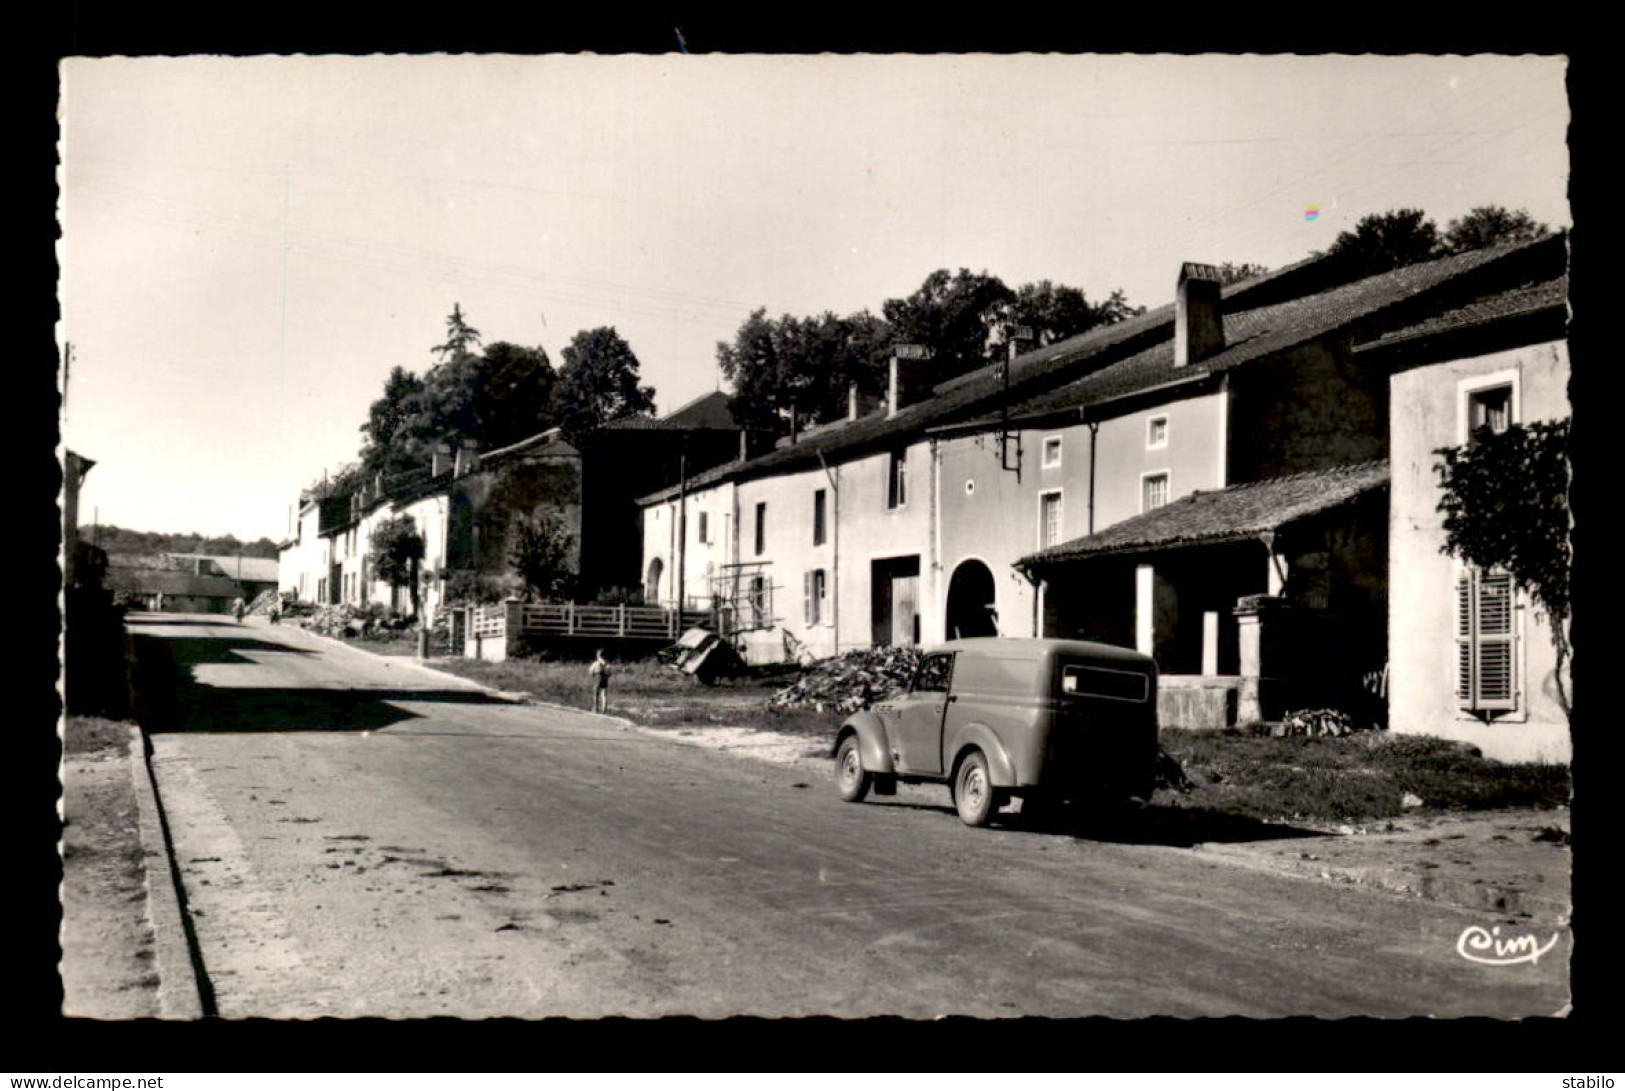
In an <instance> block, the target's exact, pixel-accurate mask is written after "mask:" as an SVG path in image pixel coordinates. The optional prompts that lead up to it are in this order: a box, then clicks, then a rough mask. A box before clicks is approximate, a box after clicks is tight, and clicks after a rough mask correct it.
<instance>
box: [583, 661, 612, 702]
mask: <svg viewBox="0 0 1625 1091" xmlns="http://www.w3.org/2000/svg"><path fill="white" fill-rule="evenodd" d="M587 674H588V676H590V677H591V678H592V710H593V711H594V712H605V711H608V709H609V674H610V667H609V661H608V660H606V659H605V658H604V649H602V648H599V649H598V658H596V659H594V660H593V661H592V665H591V666H589V667H588V668H587Z"/></svg>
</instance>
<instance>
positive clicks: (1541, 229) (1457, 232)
mask: <svg viewBox="0 0 1625 1091" xmlns="http://www.w3.org/2000/svg"><path fill="white" fill-rule="evenodd" d="M1551 231H1552V229H1551V228H1549V227H1547V226H1546V225H1545V224H1543V223H1536V222H1535V221H1534V219H1533V218H1531V217H1530V215H1529V213H1528V212H1526V211H1524V210H1523V209H1521V208H1520V209H1518V210H1517V211H1516V212H1508V211H1507V210H1506V209H1504V208H1502V207H1501V206H1500V205H1482V206H1480V207H1478V208H1475V209H1473V210H1472V211H1471V212H1469V213H1467V215H1465V216H1463V217H1462V218H1461V219H1459V220H1451V221H1450V226H1449V227H1447V228H1445V232H1444V249H1445V251H1446V252H1447V253H1451V254H1461V253H1465V252H1466V251H1468V250H1482V249H1485V248H1487V247H1491V246H1502V245H1505V244H1507V243H1520V242H1534V241H1535V240H1536V239H1538V238H1541V237H1542V236H1545V235H1549V234H1551Z"/></svg>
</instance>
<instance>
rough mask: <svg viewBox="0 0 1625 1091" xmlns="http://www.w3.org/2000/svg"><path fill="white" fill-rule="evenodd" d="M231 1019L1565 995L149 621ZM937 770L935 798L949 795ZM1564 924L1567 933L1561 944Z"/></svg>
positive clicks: (1455, 925) (1057, 844)
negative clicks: (168, 682) (171, 676)
mask: <svg viewBox="0 0 1625 1091" xmlns="http://www.w3.org/2000/svg"><path fill="white" fill-rule="evenodd" d="M131 631H132V633H134V634H135V635H136V636H137V637H138V638H141V639H145V640H148V641H151V642H161V646H163V647H166V648H168V649H169V650H170V651H171V652H172V655H173V660H174V664H175V667H176V669H177V671H178V672H179V673H180V674H181V675H182V676H184V677H186V678H187V681H185V682H184V684H182V685H181V687H180V688H179V691H178V693H177V695H176V700H175V704H174V705H173V706H172V707H171V708H169V709H167V710H163V709H160V710H159V711H160V714H162V715H167V717H168V723H167V725H160V726H161V727H163V726H167V727H168V728H169V729H167V730H159V731H158V732H157V733H155V734H154V735H153V736H152V743H153V767H154V770H155V773H156V779H157V788H158V792H159V796H160V798H161V801H162V805H163V808H164V810H165V813H166V817H167V820H168V823H169V827H170V831H171V835H172V838H173V843H174V856H175V860H176V863H177V865H178V868H179V870H180V872H181V874H182V876H183V878H184V884H185V891H184V894H185V903H184V904H185V906H186V909H187V911H188V912H189V913H190V915H191V919H192V923H193V927H194V930H195V934H196V938H197V943H198V947H199V954H200V959H201V964H202V967H203V969H204V973H205V980H206V988H208V989H209V990H211V991H212V995H213V998H214V1003H215V1005H216V1007H217V1009H218V1012H219V1014H220V1015H222V1016H224V1017H227V1018H238V1017H253V1016H267V1017H281V1018H301V1017H320V1016H363V1015H373V1016H390V1017H412V1016H430V1015H454V1016H463V1017H488V1016H504V1015H511V1016H520V1017H543V1016H572V1017H596V1016H605V1015H613V1014H626V1015H632V1016H660V1015H671V1014H692V1015H699V1016H705V1017H721V1016H728V1015H735V1014H751V1015H765V1016H798V1015H813V1014H830V1015H840V1016H864V1015H881V1014H896V1015H902V1016H907V1017H911V1018H930V1017H933V1016H937V1015H941V1014H966V1015H973V1016H983V1017H997V1016H1018V1015H1043V1016H1057V1017H1072V1016H1088V1015H1106V1016H1114V1017H1137V1016H1147V1015H1173V1016H1204V1015H1209V1016H1223V1015H1245V1016H1261V1017H1268V1016H1293V1015H1318V1016H1347V1015H1375V1016H1407V1015H1437V1016H1463V1015H1488V1016H1497V1017H1518V1016H1527V1015H1551V1014H1553V1013H1555V1012H1557V1011H1558V1009H1559V1008H1561V1007H1562V1006H1563V1005H1564V1003H1565V1002H1566V1000H1567V986H1566V982H1565V976H1566V970H1567V967H1566V963H1567V951H1566V950H1554V951H1553V952H1552V954H1551V957H1548V958H1544V959H1541V960H1540V961H1539V962H1538V963H1535V964H1530V963H1527V962H1526V963H1523V964H1519V965H1504V966H1488V965H1479V964H1475V963H1473V962H1470V961H1468V960H1466V959H1464V958H1462V957H1461V956H1460V955H1459V954H1458V952H1457V942H1458V938H1459V937H1460V936H1461V935H1462V933H1463V931H1464V929H1467V928H1469V927H1471V926H1484V927H1488V926H1489V925H1491V924H1494V923H1495V922H1494V921H1493V920H1492V919H1489V918H1486V917H1485V916H1484V915H1483V914H1481V913H1480V914H1475V913H1469V912H1467V911H1465V910H1460V909H1456V908H1453V907H1450V906H1447V905H1440V904H1436V903H1431V902H1425V901H1420V900H1406V899H1402V898H1397V897H1392V896H1389V895H1385V894H1382V893H1378V892H1372V891H1368V890H1360V889H1354V888H1346V887H1336V886H1331V885H1326V884H1321V883H1317V882H1312V881H1305V880H1302V879H1296V878H1291V877H1285V876H1281V875H1277V874H1273V873H1269V872H1264V871H1260V870H1256V869H1247V868H1240V867H1233V866H1228V865H1226V864H1225V863H1223V862H1222V861H1215V860H1214V859H1213V858H1211V857H1206V858H1204V856H1203V854H1202V853H1200V852H1194V851H1192V850H1190V849H1187V848H1179V847H1173V846H1170V845H1162V844H1131V843H1108V842H1102V841H1092V840H1086V839H1080V838H1075V837H1071V836H1065V835H1060V834H1053V833H1040V832H1032V831H1028V830H1023V829H1021V828H1019V827H1015V826H1011V827H1007V828H993V829H986V830H974V829H969V828H967V827H965V826H963V825H962V824H961V823H960V822H959V821H958V820H957V818H955V817H954V815H953V814H952V813H951V811H950V810H949V808H948V805H947V796H946V793H945V792H944V793H942V796H941V799H940V800H936V802H934V803H922V802H921V799H920V797H919V796H916V795H909V794H907V793H905V794H903V795H900V796H898V797H897V798H896V799H895V800H880V801H878V802H874V803H871V804H869V805H864V806H853V805H849V804H843V803H841V802H839V801H838V800H837V798H836V795H835V791H834V788H833V785H832V784H831V783H830V780H829V770H828V768H827V764H819V765H787V766H786V765H770V764H767V763H763V762H757V761H753V760H750V759H748V758H740V757H734V756H729V755H721V754H717V753H715V752H712V751H708V750H705V749H702V748H699V747H695V746H691V745H687V744H685V743H683V742H682V741H681V740H679V739H676V738H672V737H669V736H666V737H662V736H658V735H655V734H652V733H648V732H644V731H641V730H638V729H636V728H630V727H626V726H623V725H622V724H621V723H619V722H617V721H614V720H610V719H606V718H601V717H595V716H592V715H589V714H587V713H585V712H572V711H569V710H563V709H559V708H555V707H550V706H539V705H519V704H509V703H506V702H504V701H501V700H498V699H496V698H494V697H492V696H490V695H488V694H486V693H484V692H483V691H481V690H479V689H477V688H476V687H474V686H473V685H472V684H469V683H465V682H462V681H460V680H457V679H452V678H449V677H447V676H445V675H441V674H437V673H434V672H431V671H427V670H424V669H422V668H420V667H418V666H416V665H415V664H413V663H411V662H409V661H406V660H384V659H381V658H378V657H373V656H369V655H367V654H365V653H362V652H359V651H356V650H353V649H349V648H345V647H342V646H339V645H337V644H335V643H333V642H329V641H324V640H322V639H320V638H317V637H314V636H311V635H309V634H306V633H304V632H303V631H301V630H297V629H294V628H292V627H289V626H279V627H272V626H268V625H265V624H264V623H263V622H261V623H257V624H250V625H236V624H232V623H231V622H230V621H229V620H227V619H223V618H217V617H206V616H178V615H168V616H166V617H164V618H162V619H161V620H160V619H158V618H142V617H132V618H131ZM932 798H933V799H935V797H932ZM1562 942H1563V943H1564V944H1565V945H1566V944H1567V942H1568V941H1567V939H1566V938H1565V939H1564V940H1563V941H1562Z"/></svg>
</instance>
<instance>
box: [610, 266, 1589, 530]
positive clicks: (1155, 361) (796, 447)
mask: <svg viewBox="0 0 1625 1091" xmlns="http://www.w3.org/2000/svg"><path fill="white" fill-rule="evenodd" d="M1565 246H1566V240H1565V239H1564V238H1563V236H1561V235H1558V236H1552V237H1549V238H1547V239H1544V240H1540V241H1537V242H1533V243H1526V244H1522V245H1520V246H1509V247H1500V248H1495V249H1489V250H1477V251H1473V252H1471V253H1467V254H1459V255H1455V256H1452V257H1447V258H1441V259H1439V260H1436V261H1430V262H1423V263H1421V264H1417V265H1410V266H1406V267H1404V268H1401V269H1396V270H1394V271H1392V272H1389V273H1383V274H1380V275H1378V276H1374V277H1368V278H1366V279H1364V280H1360V281H1356V282H1354V283H1352V284H1346V285H1341V286H1338V287H1334V288H1330V289H1326V290H1316V289H1317V288H1318V279H1317V278H1320V277H1321V275H1322V273H1323V272H1324V270H1323V267H1322V266H1321V265H1320V262H1319V261H1318V260H1316V259H1310V260H1307V261H1304V262H1299V263H1298V264H1296V265H1293V266H1289V267H1287V268H1286V269H1282V270H1279V271H1277V272H1276V273H1273V274H1269V275H1267V276H1263V277H1257V278H1254V279H1252V280H1248V281H1244V282H1241V283H1239V284H1234V285H1230V286H1228V287H1226V288H1225V289H1224V290H1223V292H1222V293H1221V299H1222V300H1223V303H1224V310H1225V338H1226V347H1225V348H1224V349H1222V350H1221V351H1219V352H1217V353H1215V354H1214V355H1212V356H1210V357H1208V358H1206V359H1204V360H1201V361H1199V362H1197V363H1195V364H1192V365H1189V366H1186V367H1183V368H1176V367H1174V362H1173V361H1174V352H1173V330H1174V305H1173V304H1172V303H1169V304H1165V305H1164V306H1161V307H1158V308H1157V309H1155V310H1152V311H1149V312H1147V313H1145V314H1142V315H1137V316H1135V317H1133V318H1129V319H1126V320H1125V321H1122V322H1119V323H1116V324H1114V325H1110V326H1101V327H1096V328H1095V329H1092V330H1089V331H1088V332H1086V333H1083V334H1080V335H1078V336H1077V337H1072V338H1068V339H1067V340H1065V341H1058V342H1056V343H1055V344H1053V345H1049V346H1046V347H1044V348H1040V349H1037V350H1035V351H1033V352H1028V353H1024V354H1022V355H1021V356H1018V357H1016V359H1015V360H1014V361H1012V362H1011V364H1010V368H1009V372H1010V374H1009V382H1008V392H1007V390H1006V384H1005V376H1004V371H1005V368H1004V365H1002V364H992V365H989V366H987V367H983V368H979V369H977V370H975V371H972V372H969V373H967V374H965V375H962V376H959V377H958V378H955V379H952V380H949V381H948V382H945V383H942V384H940V385H938V386H937V387H936V388H935V390H934V392H933V397H931V398H929V399H927V400H925V401H922V402H919V403H917V404H915V405H911V406H908V407H906V408H905V409H903V410H901V411H899V412H898V413H897V415H896V416H894V417H887V416H886V414H885V411H884V410H880V411H878V412H875V413H871V414H869V415H868V416H865V417H860V418H859V419H857V420H855V421H848V422H843V423H842V424H841V425H840V426H839V427H832V428H830V429H829V430H827V431H822V430H821V431H817V432H815V433H813V434H811V435H803V437H802V439H801V441H800V442H799V443H796V444H792V445H790V446H786V447H780V448H777V449H775V450H773V451H770V452H768V453H766V454H763V455H760V456H758V457H756V458H753V459H750V460H748V461H740V460H735V461H733V462H728V463H725V464H723V465H721V466H717V467H714V468H712V469H710V470H708V471H706V472H705V473H702V474H697V475H695V476H694V477H692V478H690V479H689V481H688V483H687V487H688V488H689V489H690V490H693V489H700V488H705V487H707V486H709V485H714V484H717V483H719V482H722V481H727V480H732V479H749V478H755V477H766V476H770V475H773V474H778V473H789V472H794V471H799V470H804V469H810V468H813V467H816V466H818V465H819V464H820V455H822V456H823V458H824V459H825V460H828V461H832V462H833V461H840V460H842V459H844V458H849V457H853V456H856V455H860V454H864V453H868V452H869V451H873V450H879V449H884V448H885V447H886V446H888V445H891V444H895V443H897V442H899V441H900V440H903V439H905V438H911V437H914V436H917V435H919V434H921V433H923V432H925V431H926V430H927V429H929V428H932V427H935V426H941V425H945V424H949V423H951V422H963V421H967V420H974V419H976V418H977V417H978V415H979V414H986V413H989V412H992V411H995V410H997V408H998V406H999V403H1000V402H1001V401H1002V400H1004V399H1005V398H1007V397H1008V398H1009V399H1011V408H1010V411H1009V412H1010V415H1011V416H1012V417H1034V416H1042V415H1045V414H1050V413H1056V412H1061V411H1065V410H1069V409H1073V408H1076V407H1079V406H1082V405H1087V404H1091V403H1094V402H1099V401H1104V400H1107V399H1111V398H1116V397H1121V396H1124V395H1127V394H1134V393H1140V392H1145V391H1150V390H1153V389H1155V388H1157V387H1160V386H1162V385H1164V384H1167V383H1170V382H1176V381H1180V380H1186V379H1200V378H1202V377H1206V376H1212V375H1217V374H1219V373H1221V372H1223V371H1226V370H1229V369H1231V368H1235V367H1240V366H1242V365H1244V364H1247V363H1250V362H1252V361H1254V360H1258V359H1261V358H1264V357H1266V356H1269V355H1271V354H1273V353H1276V352H1279V351H1281V350H1283V349H1287V348H1291V347H1292V346H1294V345H1299V344H1303V343H1305V342H1307V341H1311V340H1314V339H1316V338H1318V337H1321V336H1324V335H1326V334H1328V333H1331V332H1333V331H1335V330H1338V329H1340V328H1343V327H1345V326H1349V325H1352V324H1355V323H1360V322H1363V321H1366V320H1369V319H1372V318H1373V317H1374V316H1376V315H1378V314H1379V313H1380V312H1384V311H1386V310H1387V309H1389V308H1394V307H1398V306H1399V305H1401V304H1407V303H1409V304H1413V305H1419V304H1420V302H1421V301H1423V300H1424V297H1431V296H1432V295H1433V294H1434V293H1437V292H1439V291H1440V290H1442V289H1446V288H1450V289H1451V290H1456V289H1457V288H1459V289H1460V290H1461V291H1467V290H1469V289H1470V287H1471V285H1472V283H1473V282H1474V281H1473V278H1471V277H1470V276H1469V275H1470V274H1473V273H1475V272H1476V271H1478V270H1482V269H1487V268H1488V267H1490V266H1494V265H1497V264H1498V263H1499V262H1501V261H1502V260H1503V259H1506V258H1509V257H1513V256H1514V255H1518V254H1525V255H1526V256H1528V257H1530V258H1531V259H1533V260H1540V261H1549V262H1553V263H1561V261H1562V260H1563V257H1564V254H1565V252H1566V251H1565V249H1564V248H1565ZM1491 275H1499V274H1491ZM1452 282H1464V284H1457V285H1453V284H1452ZM1495 287H1497V288H1499V287H1500V285H1496V286H1495ZM1294 291H1308V292H1310V293H1311V294H1307V295H1294V294H1293V293H1294ZM1283 298H1284V300H1285V301H1281V300H1282V299H1283ZM1439 305H1441V306H1448V305H1450V301H1448V300H1445V301H1441V302H1440V303H1439ZM1397 320H1399V321H1404V320H1405V319H1404V318H1403V317H1399V318H1398V319H1397ZM676 494H677V489H675V488H669V489H663V490H661V491H659V492H656V493H652V494H650V495H649V496H645V497H642V498H641V501H640V502H642V503H655V502H658V501H661V500H665V499H668V498H670V497H672V496H675V495H676Z"/></svg>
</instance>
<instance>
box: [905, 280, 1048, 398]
mask: <svg viewBox="0 0 1625 1091" xmlns="http://www.w3.org/2000/svg"><path fill="white" fill-rule="evenodd" d="M1015 296H1016V293H1015V292H1013V291H1011V290H1010V288H1009V287H1008V286H1006V285H1005V283H1004V281H1002V280H1000V279H999V278H998V277H996V276H991V275H989V274H988V273H986V272H981V273H973V272H971V271H970V270H969V269H960V270H959V272H957V273H952V274H950V273H949V272H948V270H946V269H938V270H937V271H936V272H934V273H932V274H931V275H930V276H928V277H926V278H925V283H923V284H921V285H920V287H919V288H918V289H916V290H915V291H914V293H913V294H912V295H909V296H907V297H906V298H903V299H888V300H886V302H885V303H884V304H883V305H882V307H881V313H882V314H883V315H884V316H885V318H886V321H887V323H889V324H890V326H891V332H892V336H893V339H894V340H896V341H906V342H910V343H913V344H918V345H925V346H927V347H929V348H930V349H931V350H932V358H933V359H934V360H935V361H936V364H935V368H934V375H935V377H936V379H937V381H938V382H941V381H943V380H946V379H951V378H953V377H954V376H956V375H962V374H964V373H965V372H967V371H971V370H973V369H975V368H978V367H981V366H982V365H983V364H986V363H988V362H989V359H990V357H989V356H988V351H987V327H986V325H985V324H984V323H983V321H982V315H983V314H984V313H986V312H987V310H988V309H989V308H990V307H993V306H995V305H996V304H1000V303H1008V302H1012V301H1013V300H1014V299H1015Z"/></svg>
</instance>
